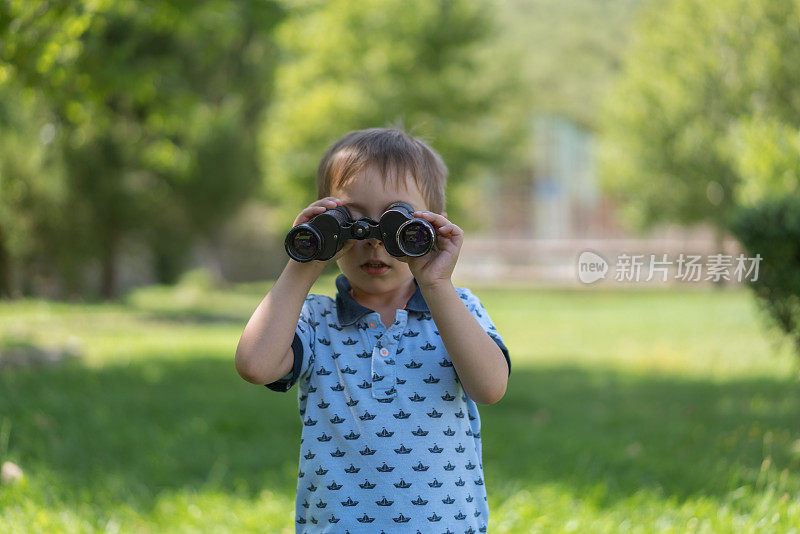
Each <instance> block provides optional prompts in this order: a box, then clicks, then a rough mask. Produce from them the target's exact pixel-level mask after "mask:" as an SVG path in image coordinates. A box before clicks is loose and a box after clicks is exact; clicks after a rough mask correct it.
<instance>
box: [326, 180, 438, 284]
mask: <svg viewBox="0 0 800 534" xmlns="http://www.w3.org/2000/svg"><path fill="white" fill-rule="evenodd" d="M331 196H332V197H336V198H338V199H340V200H341V201H342V203H343V204H344V205H345V206H347V208H348V209H349V210H350V213H351V214H352V215H353V219H359V218H361V217H370V218H371V219H374V220H376V221H377V220H379V219H380V217H381V215H382V214H383V212H384V211H385V210H386V208H387V207H389V204H391V203H392V202H397V201H403V202H406V203H408V204H410V205H411V206H412V207H413V208H414V209H415V210H427V209H428V207H427V206H426V204H425V200H423V198H422V193H421V192H420V190H419V188H418V187H417V184H416V183H415V182H414V180H413V179H412V178H411V177H408V178H407V179H406V182H405V184H399V188H396V187H394V186H392V185H390V184H388V183H385V182H384V180H383V179H382V177H381V175H380V171H379V170H378V169H375V168H373V167H371V166H370V167H367V168H366V169H365V170H364V171H362V172H361V173H360V174H359V175H357V176H356V177H355V179H353V180H352V181H351V182H350V183H349V184H347V185H346V186H344V187H341V188H339V187H335V188H333V189H332V190H331ZM353 241H354V243H353V246H352V247H351V248H350V250H348V251H346V252H345V253H344V254H343V255H342V256H341V257H340V258H339V259H338V260H337V261H336V263H337V264H338V265H339V268H340V269H341V270H342V273H344V275H345V276H346V277H347V279H348V280H349V281H350V284H351V286H353V287H354V288H357V289H359V290H361V291H362V292H364V293H370V294H380V293H386V292H391V291H395V290H397V289H399V288H401V287H402V286H403V285H406V284H408V282H409V281H411V279H412V278H413V275H412V274H411V270H410V269H409V268H408V264H407V263H405V262H403V261H400V260H398V259H396V258H394V257H393V256H391V255H390V254H389V253H388V252H386V249H385V248H384V246H383V242H381V241H380V240H378V239H364V240H353ZM373 264H382V265H381V266H380V267H377V268H376V267H374V266H373Z"/></svg>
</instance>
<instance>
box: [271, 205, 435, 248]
mask: <svg viewBox="0 0 800 534" xmlns="http://www.w3.org/2000/svg"><path fill="white" fill-rule="evenodd" d="M348 239H380V240H381V241H382V242H383V245H384V247H386V252H388V253H389V254H391V255H392V256H394V257H396V258H401V257H403V256H412V257H416V256H424V255H425V254H427V253H428V252H430V251H431V249H432V248H433V245H434V243H435V241H436V232H435V231H434V229H433V225H432V224H431V223H429V222H428V221H426V220H425V219H420V218H417V217H414V208H412V207H411V206H410V205H409V204H407V203H405V202H395V203H393V204H391V205H390V206H389V207H388V208H386V211H384V212H383V215H381V218H380V221H375V220H373V219H370V218H369V217H362V218H360V219H358V220H355V221H354V220H353V216H352V215H351V214H350V210H348V209H347V208H346V207H344V206H336V207H335V208H331V209H329V210H326V211H325V212H323V213H320V214H319V215H317V216H316V217H314V218H313V219H311V220H310V221H309V222H307V223H302V224H298V225H297V226H295V227H294V228H292V229H291V230H289V233H288V234H287V235H286V241H285V242H284V245H285V247H286V253H287V254H289V257H291V258H292V259H293V260H295V261H299V262H302V263H305V262H309V261H312V260H329V259H331V258H332V257H334V256H335V255H336V253H337V252H339V250H341V248H342V247H343V246H344V244H345V242H346V241H347V240H348Z"/></svg>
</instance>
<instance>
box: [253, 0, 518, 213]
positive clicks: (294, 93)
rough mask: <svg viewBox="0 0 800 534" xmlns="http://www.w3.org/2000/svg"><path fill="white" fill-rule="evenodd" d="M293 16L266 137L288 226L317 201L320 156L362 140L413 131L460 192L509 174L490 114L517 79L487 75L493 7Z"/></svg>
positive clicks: (276, 196) (396, 0)
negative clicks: (378, 132) (483, 177)
mask: <svg viewBox="0 0 800 534" xmlns="http://www.w3.org/2000/svg"><path fill="white" fill-rule="evenodd" d="M291 5H292V10H291V16H289V17H288V18H287V20H286V21H285V22H284V23H283V24H282V25H281V27H280V30H279V33H278V35H277V39H278V42H279V44H280V46H281V50H282V53H283V59H282V62H281V65H280V67H279V69H278V71H277V74H276V94H275V97H276V105H275V106H273V107H272V109H271V110H270V114H269V117H268V120H267V123H266V128H265V130H264V132H263V144H264V148H265V157H266V163H267V169H268V170H267V180H266V182H265V188H266V190H265V193H266V196H267V197H268V198H270V199H272V200H273V201H275V202H279V203H280V204H281V207H282V208H283V210H284V214H283V219H284V220H286V221H288V223H291V219H292V218H294V216H296V214H297V211H299V209H301V208H302V207H303V205H305V204H307V203H308V202H309V201H311V200H312V199H314V198H316V185H315V179H314V176H315V171H316V166H317V163H318V162H319V159H320V157H321V156H322V154H323V152H324V151H325V149H326V148H327V147H328V146H329V145H330V144H331V143H333V142H334V141H335V140H336V139H338V138H339V137H341V136H342V135H344V134H345V133H346V132H348V131H350V130H354V129H360V128H368V127H375V126H392V125H399V126H403V127H406V128H408V129H409V130H411V133H412V134H415V135H419V136H421V137H423V138H424V139H426V140H428V141H429V142H430V143H431V144H432V146H433V147H434V148H435V149H436V150H437V151H439V152H440V153H441V154H442V157H443V158H444V160H445V162H446V163H447V165H448V167H449V169H450V171H451V172H450V178H451V182H452V183H453V184H454V185H455V184H458V183H463V182H464V181H467V180H468V179H469V178H470V177H472V178H474V177H475V176H476V175H477V174H478V172H479V171H478V168H479V167H481V166H482V165H483V166H484V167H483V170H484V171H485V170H486V165H488V164H489V163H490V162H491V163H492V164H493V165H495V167H496V170H499V169H500V168H502V166H503V161H502V158H501V156H500V154H501V153H502V151H503V149H505V148H506V146H507V145H508V144H510V143H509V140H508V139H505V138H504V136H503V132H499V131H498V129H497V125H496V124H495V123H494V118H495V117H494V115H493V112H495V111H496V110H497V107H498V105H499V103H500V102H502V101H503V100H504V99H505V98H507V97H508V95H509V94H511V92H512V91H513V83H512V73H504V75H503V76H498V77H489V76H482V75H480V74H481V72H482V71H481V67H483V66H484V65H485V64H486V63H485V61H488V58H481V56H480V52H481V48H482V47H483V46H485V44H486V43H487V42H489V41H491V39H493V36H494V34H495V33H496V31H497V28H496V26H495V25H494V24H493V18H492V16H491V15H492V12H491V9H490V7H489V5H488V4H487V3H486V2H484V1H472V0H439V1H435V2H430V1H426V0H414V1H407V0H390V1H376V0H369V1H366V2H350V1H348V0H334V1H332V2H307V3H299V2H293V3H291ZM449 213H450V212H449ZM451 214H452V213H451ZM288 223H287V224H288Z"/></svg>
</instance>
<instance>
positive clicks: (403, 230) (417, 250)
mask: <svg viewBox="0 0 800 534" xmlns="http://www.w3.org/2000/svg"><path fill="white" fill-rule="evenodd" d="M434 238H435V235H434V233H433V227H432V226H431V225H430V223H428V222H427V221H425V220H420V219H415V220H411V221H408V222H405V223H403V224H402V225H401V226H400V228H399V229H398V230H397V245H398V246H399V247H400V250H402V251H403V253H404V254H405V255H406V256H412V257H416V256H424V255H425V254H427V253H428V252H430V250H431V248H433V241H434Z"/></svg>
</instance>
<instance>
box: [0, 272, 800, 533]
mask: <svg viewBox="0 0 800 534" xmlns="http://www.w3.org/2000/svg"><path fill="white" fill-rule="evenodd" d="M269 286H270V284H269V283H268V282H265V283H253V284H246V285H238V286H235V287H232V288H228V289H224V290H218V289H213V288H210V287H208V286H207V285H204V284H202V283H195V284H192V283H185V284H182V285H181V286H179V287H177V288H165V287H149V288H143V289H140V290H138V291H135V292H134V293H132V294H130V295H128V296H127V297H126V298H124V299H121V300H120V302H118V303H110V304H105V303H104V304H68V303H53V302H47V301H38V300H27V301H21V302H11V303H0V325H1V326H0V343H12V342H23V341H24V342H26V343H30V344H33V345H36V346H52V347H64V346H67V345H69V346H74V347H78V348H79V350H80V352H81V357H80V358H79V359H76V360H70V361H67V362H66V363H64V364H61V365H57V366H52V367H34V368H11V369H6V370H5V371H3V372H0V461H5V460H11V461H13V462H15V463H17V464H19V465H20V466H21V467H22V469H23V470H24V472H25V479H24V480H23V481H22V482H21V483H17V484H15V485H6V486H0V532H6V531H11V532H29V531H42V532H54V531H55V532H61V531H65V532H86V531H111V532H114V531H119V532H139V531H143V532H166V531H183V532H189V531H191V532H209V531H214V532H240V531H258V532H294V524H293V508H294V490H295V483H296V474H297V455H298V450H299V449H298V445H299V434H300V420H299V415H298V414H297V406H296V389H293V390H291V391H290V392H289V393H286V394H280V393H276V392H272V391H269V390H267V389H266V388H264V387H260V386H255V385H252V384H248V383H246V382H244V381H243V380H241V379H240V378H239V377H238V375H237V374H236V372H235V370H234V367H233V353H234V350H235V347H236V343H237V341H238V338H239V335H240V334H241V331H242V328H243V327H244V324H245V323H246V321H247V320H248V318H249V317H250V314H251V313H252V312H253V310H254V309H255V308H256V306H257V305H258V303H259V302H260V300H261V298H263V296H264V294H265V293H266V291H267V290H268V289H269ZM472 288H473V291H474V292H475V293H476V294H477V295H478V296H479V297H480V298H481V299H482V301H483V303H484V305H485V306H486V308H487V309H488V311H489V313H490V315H491V316H492V319H493V320H494V322H495V324H496V325H497V327H498V329H499V331H500V333H501V334H502V335H503V336H504V338H505V341H506V344H507V345H508V347H509V350H510V352H511V357H512V369H513V370H512V375H511V380H510V382H509V388H508V392H507V393H506V396H505V397H504V399H503V400H502V401H501V402H499V403H498V404H495V405H492V406H481V407H480V411H481V415H482V422H483V430H482V432H481V435H482V437H483V443H484V448H483V450H484V461H483V464H484V470H485V479H486V483H487V491H488V495H489V503H490V511H491V515H490V532H621V531H632V532H634V531H638V532H653V531H657V532H687V531H688V532H742V531H754V530H759V531H779V532H790V531H791V529H792V528H793V527H796V526H797V525H800V384H798V382H797V381H796V379H795V376H796V371H795V368H796V367H795V358H794V357H793V356H792V354H791V353H790V352H789V351H788V348H787V347H786V346H784V345H781V344H780V343H778V341H779V338H778V337H777V336H776V335H775V334H767V333H766V332H765V330H764V327H763V324H762V321H761V320H760V318H759V316H758V313H757V312H756V309H755V305H754V304H753V302H752V300H751V297H750V295H749V294H747V293H746V292H745V291H721V292H716V291H715V292H704V291H685V292H673V291H668V292H667V291H664V292H640V291H620V292H604V291H585V292H580V291H577V292H576V291H554V290H524V291H521V290H517V291H512V290H506V289H502V290H501V289H489V288H481V287H475V286H472ZM315 291H316V292H323V293H326V294H329V295H330V294H333V291H334V288H333V278H332V277H331V276H326V277H324V278H323V279H321V280H320V282H319V283H318V284H317V286H316V287H315ZM387 531H388V530H387Z"/></svg>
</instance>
